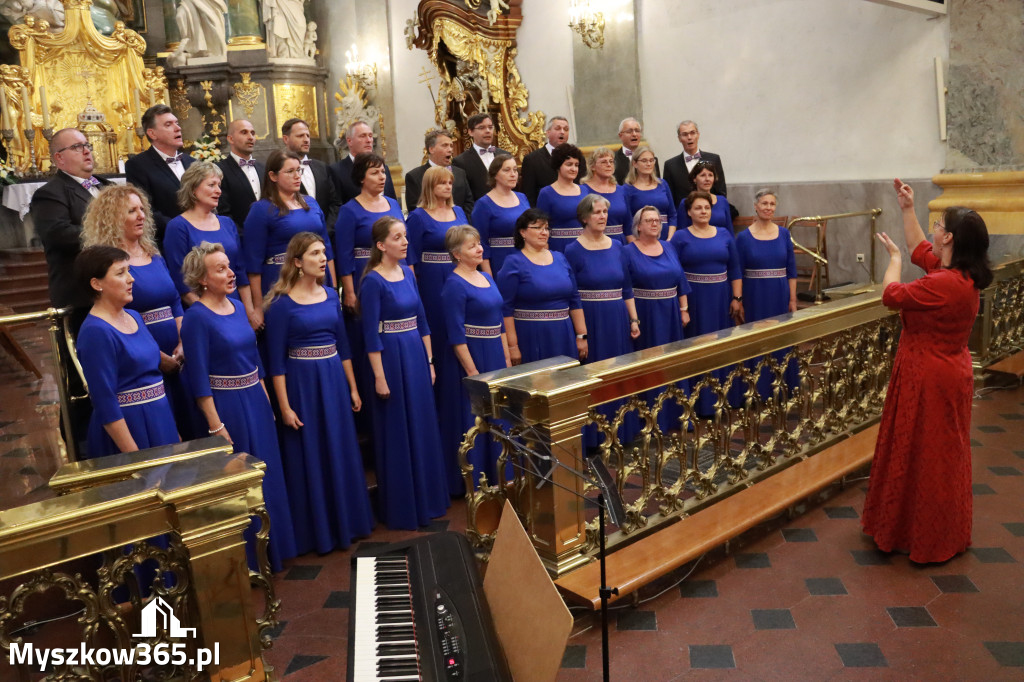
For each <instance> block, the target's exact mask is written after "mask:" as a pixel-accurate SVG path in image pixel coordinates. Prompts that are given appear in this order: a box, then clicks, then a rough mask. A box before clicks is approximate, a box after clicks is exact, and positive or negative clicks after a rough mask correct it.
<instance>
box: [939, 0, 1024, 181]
mask: <svg viewBox="0 0 1024 682" xmlns="http://www.w3.org/2000/svg"><path fill="white" fill-rule="evenodd" d="M949 5H950V11H949V34H950V35H949V42H950V45H949V75H948V78H947V87H948V90H949V93H948V95H947V129H948V134H949V148H948V153H947V159H946V167H947V169H950V170H967V169H974V168H985V169H987V170H1011V169H1018V168H1024V100H1022V99H1021V93H1022V92H1024V69H1022V68H1021V64H1022V63H1024V40H1022V36H1024V3H1022V2H1021V1H1020V0H951V2H950V3H949Z"/></svg>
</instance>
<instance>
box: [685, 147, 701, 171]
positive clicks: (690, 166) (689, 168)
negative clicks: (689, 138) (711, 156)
mask: <svg viewBox="0 0 1024 682" xmlns="http://www.w3.org/2000/svg"><path fill="white" fill-rule="evenodd" d="M696 154H700V149H698V150H697V151H695V152H694V155H696ZM687 156H690V155H689V154H687V153H686V150H685V149H684V150H683V161H685V162H686V172H687V173H689V172H690V171H692V170H693V167H694V166H696V165H697V162H698V161H700V160H701V159H691V160H689V161H686V157H687Z"/></svg>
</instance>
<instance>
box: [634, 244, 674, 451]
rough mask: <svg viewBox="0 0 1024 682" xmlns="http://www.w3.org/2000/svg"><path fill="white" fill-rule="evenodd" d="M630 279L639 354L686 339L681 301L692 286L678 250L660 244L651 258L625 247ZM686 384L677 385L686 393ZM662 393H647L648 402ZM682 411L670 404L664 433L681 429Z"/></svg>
mask: <svg viewBox="0 0 1024 682" xmlns="http://www.w3.org/2000/svg"><path fill="white" fill-rule="evenodd" d="M625 252H626V264H627V266H628V269H629V278H630V281H631V282H632V284H633V302H634V303H635V304H636V316H637V318H638V319H639V320H640V338H638V339H636V341H635V346H636V349H637V350H643V349H645V348H653V347H655V346H661V345H664V344H666V343H672V342H673V341H681V340H682V339H683V320H682V317H681V316H680V313H679V297H680V296H689V294H690V285H689V283H688V282H687V281H686V276H685V275H684V274H683V268H682V266H681V265H680V264H679V258H678V257H677V256H676V252H675V249H673V248H672V246H671V245H670V244H669V243H668V242H661V254H660V255H658V256H653V257H652V256H648V255H646V254H644V253H643V252H642V251H641V250H640V249H639V248H638V247H637V245H636V242H633V243H632V244H629V245H627V246H626V247H625ZM686 383H687V382H685V381H681V382H679V383H677V384H676V385H677V386H679V387H680V388H682V389H683V390H686V388H687V386H686ZM659 392H660V389H654V390H651V391H649V392H648V396H647V398H648V401H650V402H652V403H653V401H654V400H655V398H657V396H658V393H659ZM681 415H682V410H681V409H680V408H679V407H678V405H677V404H676V403H675V402H668V403H666V404H665V407H664V408H663V409H662V411H661V413H660V414H659V416H658V425H659V426H660V427H661V429H662V431H668V430H670V429H677V428H679V426H680V425H679V418H680V416H681Z"/></svg>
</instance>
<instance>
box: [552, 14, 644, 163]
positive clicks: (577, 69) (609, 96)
mask: <svg viewBox="0 0 1024 682" xmlns="http://www.w3.org/2000/svg"><path fill="white" fill-rule="evenodd" d="M635 31H636V22H635V21H634V14H633V5H632V3H628V4H621V5H620V6H618V7H617V8H616V11H614V12H610V11H609V12H607V13H606V14H605V30H604V47H603V48H601V49H593V48H590V47H587V46H586V45H584V44H583V40H582V39H580V37H579V35H578V34H576V33H575V32H574V33H572V38H571V39H572V62H573V81H574V88H573V102H574V106H575V110H576V139H577V141H578V142H577V143H578V144H580V145H594V144H606V143H608V142H609V141H611V140H615V141H616V142H617V141H618V138H617V135H618V130H619V122H620V121H622V119H624V118H626V117H628V116H633V117H635V118H637V119H638V120H640V121H643V113H644V112H643V103H642V102H641V99H640V67H639V64H638V60H637V41H636V35H635ZM567 35H568V34H567Z"/></svg>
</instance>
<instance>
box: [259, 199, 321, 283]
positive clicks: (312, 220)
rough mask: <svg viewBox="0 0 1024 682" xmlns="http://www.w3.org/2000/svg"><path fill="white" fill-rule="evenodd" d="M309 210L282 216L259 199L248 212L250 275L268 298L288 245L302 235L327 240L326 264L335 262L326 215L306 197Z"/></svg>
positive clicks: (298, 209)
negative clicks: (258, 279) (257, 277)
mask: <svg viewBox="0 0 1024 682" xmlns="http://www.w3.org/2000/svg"><path fill="white" fill-rule="evenodd" d="M303 199H304V200H305V201H306V203H307V204H308V205H309V210H308V211H307V210H305V209H301V208H296V209H293V210H291V211H286V212H285V213H284V214H283V215H282V214H281V212H280V209H278V207H277V206H275V205H274V204H272V203H271V202H270V200H269V199H260V200H259V201H257V202H256V203H255V204H253V205H252V206H251V207H250V208H249V215H248V216H246V218H245V244H244V246H245V264H246V266H247V267H248V271H249V274H251V275H261V276H262V279H261V280H260V289H261V290H262V291H261V293H262V294H263V295H264V296H266V295H267V292H268V291H269V290H270V287H272V286H274V283H275V282H276V281H277V276H278V275H279V274H280V273H281V266H282V265H284V257H285V253H286V252H287V251H288V242H290V241H291V240H292V237H294V236H295V235H297V234H298V233H300V232H312V233H314V234H318V235H320V238H321V239H323V240H324V247H325V249H326V251H327V260H328V261H332V260H334V249H333V248H332V247H331V240H330V239H329V238H328V237H327V224H326V223H325V222H324V212H323V210H321V208H320V205H319V204H317V203H316V199H314V198H313V197H310V196H305V195H303ZM325 284H326V285H327V286H331V272H330V270H328V271H327V277H326V281H325Z"/></svg>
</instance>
